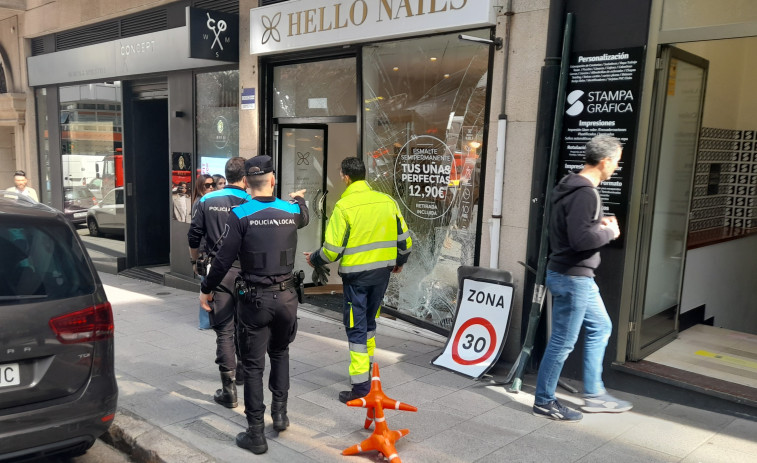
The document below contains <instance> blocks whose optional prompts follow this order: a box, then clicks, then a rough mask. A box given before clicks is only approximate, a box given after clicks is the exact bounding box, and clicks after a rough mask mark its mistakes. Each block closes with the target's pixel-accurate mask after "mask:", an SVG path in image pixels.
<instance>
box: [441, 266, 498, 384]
mask: <svg viewBox="0 0 757 463" xmlns="http://www.w3.org/2000/svg"><path fill="white" fill-rule="evenodd" d="M512 300H513V287H512V286H511V285H509V284H507V283H501V282H494V281H487V280H479V279H471V278H464V279H463V290H462V292H461V298H460V300H458V301H457V314H456V316H455V326H454V327H453V329H452V332H451V333H450V336H449V339H448V340H447V345H446V346H445V347H444V351H443V352H442V353H441V354H440V355H439V356H438V357H436V358H435V359H434V360H433V361H432V362H431V363H432V364H433V365H436V366H439V367H442V368H446V369H448V370H452V371H455V372H457V373H460V374H462V375H465V376H469V377H471V378H474V379H478V378H480V377H481V376H482V375H483V374H484V373H486V372H487V371H488V370H489V369H490V368H491V367H492V366H493V365H494V364H495V363H496V362H497V359H498V358H499V356H500V354H501V353H502V348H503V347H504V344H505V336H506V335H507V324H508V322H509V319H510V310H511V307H512Z"/></svg>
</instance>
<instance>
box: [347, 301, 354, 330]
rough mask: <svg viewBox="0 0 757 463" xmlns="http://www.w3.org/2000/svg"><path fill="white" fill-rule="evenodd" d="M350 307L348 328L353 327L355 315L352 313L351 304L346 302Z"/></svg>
mask: <svg viewBox="0 0 757 463" xmlns="http://www.w3.org/2000/svg"><path fill="white" fill-rule="evenodd" d="M348 304H349V305H350V328H354V327H355V314H353V313H352V302H348Z"/></svg>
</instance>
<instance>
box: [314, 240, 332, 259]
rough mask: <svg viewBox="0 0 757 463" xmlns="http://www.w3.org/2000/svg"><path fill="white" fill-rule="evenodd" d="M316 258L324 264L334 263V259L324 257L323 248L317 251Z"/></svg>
mask: <svg viewBox="0 0 757 463" xmlns="http://www.w3.org/2000/svg"><path fill="white" fill-rule="evenodd" d="M324 244H325V243H324ZM318 257H320V258H321V259H323V260H324V261H326V262H334V259H330V258H329V256H327V255H326V253H325V252H324V248H321V249H319V250H318Z"/></svg>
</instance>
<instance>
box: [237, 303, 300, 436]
mask: <svg viewBox="0 0 757 463" xmlns="http://www.w3.org/2000/svg"><path fill="white" fill-rule="evenodd" d="M238 310H239V352H240V354H241V355H242V365H244V414H245V415H246V416H247V422H248V423H249V424H253V423H256V422H262V420H263V415H264V413H265V405H264V404H263V369H264V368H265V354H266V352H268V358H269V359H270V360H271V372H270V374H269V376H268V389H269V390H270V391H271V394H272V395H273V400H274V401H285V400H287V397H288V393H289V343H291V342H292V341H294V337H295V335H296V334H297V293H295V291H294V289H293V288H289V289H285V290H283V291H281V290H276V291H270V290H265V291H261V290H257V292H256V294H255V296H254V300H253V299H250V302H246V301H240V304H239V307H238Z"/></svg>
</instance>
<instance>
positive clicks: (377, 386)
mask: <svg viewBox="0 0 757 463" xmlns="http://www.w3.org/2000/svg"><path fill="white" fill-rule="evenodd" d="M376 402H378V403H380V404H381V407H382V408H387V409H388V408H392V409H394V410H403V411H406V412H417V411H418V409H417V408H416V407H413V406H412V405H409V404H405V403H402V402H400V401H399V400H394V399H391V398H389V397H387V396H386V394H384V391H383V390H382V389H381V376H380V374H379V366H378V364H377V363H375V362H374V363H373V373H372V375H371V391H370V392H369V393H368V395H366V396H365V397H361V398H359V399H353V400H350V401H349V402H347V405H348V406H350V407H363V408H367V409H368V413H367V414H366V417H365V425H364V427H365V429H368V428H370V427H371V422H372V421H373V416H374V408H375V405H374V404H375V403H376Z"/></svg>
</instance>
